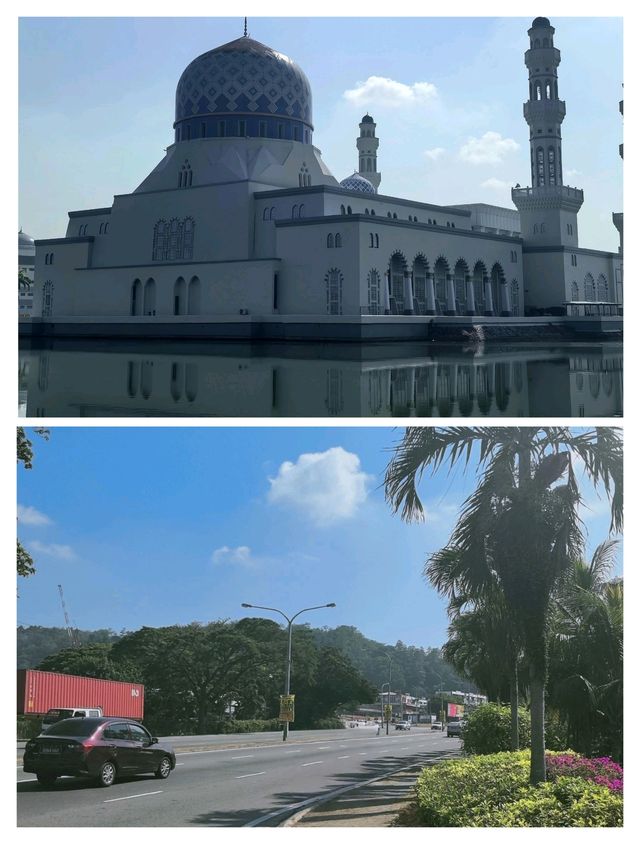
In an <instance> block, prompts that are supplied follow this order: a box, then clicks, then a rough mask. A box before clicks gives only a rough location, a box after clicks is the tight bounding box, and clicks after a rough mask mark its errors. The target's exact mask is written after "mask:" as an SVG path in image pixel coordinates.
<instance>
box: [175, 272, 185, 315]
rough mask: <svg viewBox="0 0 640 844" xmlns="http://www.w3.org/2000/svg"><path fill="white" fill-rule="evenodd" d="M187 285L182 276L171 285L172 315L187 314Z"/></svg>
mask: <svg viewBox="0 0 640 844" xmlns="http://www.w3.org/2000/svg"><path fill="white" fill-rule="evenodd" d="M186 291H187V285H186V282H185V280H184V279H183V278H182V276H179V277H178V278H177V279H176V282H175V284H174V285H173V315H174V316H182V314H186V312H187V296H186Z"/></svg>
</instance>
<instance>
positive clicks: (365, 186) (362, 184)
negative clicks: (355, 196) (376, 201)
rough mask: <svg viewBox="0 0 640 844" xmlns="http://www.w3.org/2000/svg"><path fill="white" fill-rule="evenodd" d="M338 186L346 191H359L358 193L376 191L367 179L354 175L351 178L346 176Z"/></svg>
mask: <svg viewBox="0 0 640 844" xmlns="http://www.w3.org/2000/svg"><path fill="white" fill-rule="evenodd" d="M340 186H341V187H343V188H346V189H347V190H353V191H359V192H360V193H375V192H376V189H375V188H374V186H373V185H372V184H371V182H370V181H369V180H368V179H365V178H364V176H360V175H359V174H358V173H354V174H353V175H352V176H347V178H346V179H343V180H342V181H341V182H340Z"/></svg>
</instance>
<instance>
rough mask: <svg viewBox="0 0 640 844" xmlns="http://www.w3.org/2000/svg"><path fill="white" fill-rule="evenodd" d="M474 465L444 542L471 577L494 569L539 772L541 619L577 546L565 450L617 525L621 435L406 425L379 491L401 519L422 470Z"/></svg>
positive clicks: (415, 503) (412, 502)
mask: <svg viewBox="0 0 640 844" xmlns="http://www.w3.org/2000/svg"><path fill="white" fill-rule="evenodd" d="M473 457H477V466H478V469H477V471H478V473H479V475H480V477H479V480H478V485H477V487H476V489H475V491H474V492H473V493H472V494H471V495H470V496H469V497H468V498H467V500H466V502H465V503H464V505H463V507H462V511H461V514H460V517H459V519H458V523H457V525H456V527H455V529H454V532H453V534H452V536H451V538H450V541H449V547H450V548H452V549H453V550H454V551H455V552H456V554H458V555H459V559H460V561H461V565H463V566H464V567H465V570H466V577H467V579H468V580H469V582H471V583H476V582H479V581H484V580H485V579H486V573H487V568H488V567H489V568H491V569H492V570H493V571H495V572H496V575H497V579H498V582H499V584H500V589H501V590H502V592H503V594H504V597H505V602H506V605H507V607H508V609H509V612H510V614H511V618H512V621H513V626H514V630H515V631H517V634H518V636H519V637H521V640H522V644H523V652H524V655H525V659H526V662H527V665H528V669H529V695H530V701H531V781H532V783H534V784H536V783H539V782H542V781H544V779H545V776H546V771H545V756H544V751H545V739H544V694H545V683H546V679H547V669H548V622H549V614H550V604H551V600H552V596H553V593H554V590H555V589H556V587H557V585H558V583H559V582H560V580H561V579H562V577H563V575H564V574H565V572H566V571H567V569H568V567H569V566H570V563H571V560H572V559H573V558H575V557H576V556H577V555H578V554H579V553H580V551H581V545H582V537H581V533H580V523H579V519H578V516H577V507H578V504H579V502H580V500H581V498H580V492H579V489H578V483H577V480H576V476H575V473H574V470H573V460H574V459H575V458H576V457H578V458H580V459H581V462H582V465H583V467H584V471H585V474H586V476H587V478H588V479H589V480H590V481H591V482H592V483H593V484H594V485H597V484H599V483H602V485H603V486H604V489H605V491H606V493H607V495H608V496H609V498H610V501H611V528H612V530H619V529H621V526H622V483H621V481H622V442H621V437H620V434H619V432H618V431H617V430H616V429H614V428H597V429H595V430H588V431H582V432H577V431H574V430H572V429H570V428H562V427H547V428H533V427H529V428H521V427H513V428H481V427H464V428H461V427H451V428H435V427H431V428H407V429H406V432H405V435H404V438H403V440H402V441H401V442H400V443H399V444H398V446H397V447H396V450H395V454H394V456H393V458H392V460H391V461H390V463H389V466H388V467H387V472H386V476H385V486H386V494H387V499H388V501H389V502H390V504H391V506H392V507H393V509H394V510H395V511H401V513H402V515H403V517H404V518H405V519H415V518H421V517H423V514H424V511H423V507H422V503H421V501H420V497H419V494H418V489H417V487H418V483H419V481H420V479H421V478H422V475H423V473H424V471H425V470H430V471H431V472H436V471H437V470H438V469H440V468H441V467H442V466H444V465H446V464H448V465H449V467H450V468H452V467H453V466H455V465H461V466H462V467H463V468H467V467H468V466H469V465H470V463H471V461H472V458H473Z"/></svg>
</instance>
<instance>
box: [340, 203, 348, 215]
mask: <svg viewBox="0 0 640 844" xmlns="http://www.w3.org/2000/svg"><path fill="white" fill-rule="evenodd" d="M340 213H341V214H346V213H347V212H346V211H345V207H344V205H341V206H340Z"/></svg>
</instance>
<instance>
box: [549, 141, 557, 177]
mask: <svg viewBox="0 0 640 844" xmlns="http://www.w3.org/2000/svg"><path fill="white" fill-rule="evenodd" d="M547 161H548V163H549V184H550V185H555V183H556V151H555V149H554V148H553V147H549V149H548V150H547Z"/></svg>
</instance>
